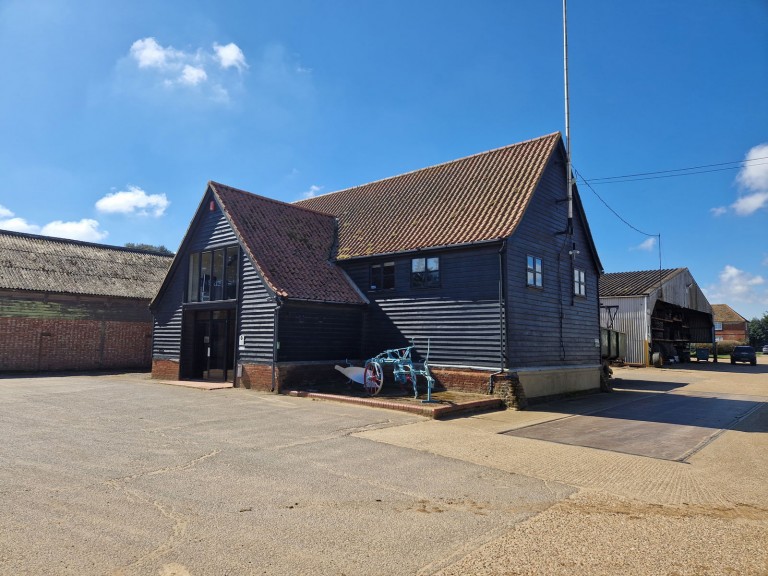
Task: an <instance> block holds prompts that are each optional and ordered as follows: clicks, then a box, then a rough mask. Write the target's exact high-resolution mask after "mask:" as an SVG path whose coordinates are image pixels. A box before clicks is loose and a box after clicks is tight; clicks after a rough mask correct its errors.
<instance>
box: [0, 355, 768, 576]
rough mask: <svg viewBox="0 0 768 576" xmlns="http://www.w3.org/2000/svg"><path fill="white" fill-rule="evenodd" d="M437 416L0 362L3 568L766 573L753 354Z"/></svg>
mask: <svg viewBox="0 0 768 576" xmlns="http://www.w3.org/2000/svg"><path fill="white" fill-rule="evenodd" d="M759 362H760V364H759V365H758V366H756V367H750V366H747V365H737V366H731V365H730V364H727V363H719V364H717V365H715V364H713V363H701V364H696V363H692V364H685V365H677V366H674V367H671V368H669V369H666V368H665V369H653V368H647V369H646V368H643V369H632V368H621V369H616V371H615V376H616V379H615V380H614V385H615V387H616V391H615V392H614V393H612V394H595V395H590V396H584V397H579V398H575V399H572V400H567V401H559V402H553V403H550V404H545V405H539V406H535V407H534V408H533V409H531V410H528V411H524V412H513V411H503V412H500V411H496V412H488V413H482V414H473V415H471V416H461V417H455V418H452V419H449V420H444V421H435V420H429V419H426V418H423V417H420V416H414V415H407V414H402V413H398V412H394V411H388V410H382V409H375V408H368V407H360V406H353V405H347V404H337V403H334V402H328V401H317V400H311V399H309V398H293V397H286V396H274V395H269V394H260V393H256V392H252V391H248V390H242V389H224V390H207V391H205V390H195V389H190V388H181V387H176V386H166V385H162V384H159V383H157V382H155V381H152V380H150V379H149V378H148V377H147V376H146V375H144V374H115V375H70V376H66V375H43V376H35V377H4V378H0V433H2V438H3V450H2V451H0V575H20V574H56V575H58V574H62V575H69V574H72V575H74V574H77V575H90V574H93V575H96V574H114V575H125V576H129V575H146V574H159V575H162V576H171V575H209V574H210V575H224V574H230V575H241V574H278V575H281V574H286V575H288V574H332V575H341V574H344V575H347V576H350V575H357V574H361V575H362V574H365V575H369V574H382V575H385V574H392V575H395V574H443V575H466V574H508V575H521V574H531V575H532V574H555V575H559V574H563V575H565V574H568V575H573V574H606V575H607V574H649V575H650V574H667V575H680V576H682V575H699V574H707V575H717V574H723V575H725V574H754V575H759V574H761V575H765V574H768V546H766V542H768V481H767V480H766V479H767V478H768V408H766V402H768V359H766V358H764V357H761V358H760V359H759Z"/></svg>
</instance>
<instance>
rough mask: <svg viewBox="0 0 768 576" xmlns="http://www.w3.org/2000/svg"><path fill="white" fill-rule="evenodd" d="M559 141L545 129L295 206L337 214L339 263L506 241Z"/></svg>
mask: <svg viewBox="0 0 768 576" xmlns="http://www.w3.org/2000/svg"><path fill="white" fill-rule="evenodd" d="M559 142H560V134H559V133H554V134H549V135H547V136H543V137H541V138H537V139H535V140H528V141H526V142H521V143H519V144H513V145H511V146H506V147H504V148H499V149H497V150H491V151H489V152H484V153H481V154H476V155H474V156H469V157H467V158H462V159H459V160H454V161H452V162H447V163H445V164H439V165H437V166H432V167H429V168H423V169H421V170H417V171H415V172H409V173H407V174H402V175H400V176H394V177H391V178H387V179H385V180H380V181H378V182H372V183H370V184H364V185H362V186H357V187H354V188H348V189H346V190H341V191H339V192H333V193H330V194H324V195H322V196H316V197H314V198H309V199H307V200H301V201H299V202H296V203H295V205H297V206H302V207H305V208H311V209H313V210H317V211H319V212H324V213H327V214H333V215H334V216H336V217H337V218H338V221H339V229H338V248H337V251H336V258H337V259H339V260H343V259H348V258H355V257H359V256H369V255H374V254H391V253H396V252H404V251H409V250H418V249H423V248H431V247H438V246H455V245H461V244H467V243H474V242H481V241H486V240H495V239H499V238H506V237H509V236H510V235H511V234H512V232H514V230H515V228H516V227H517V225H518V223H519V222H520V220H521V218H522V215H523V213H524V212H525V209H526V207H527V206H528V202H529V201H530V198H531V195H532V194H533V191H534V190H535V189H536V186H537V185H538V183H539V180H540V178H541V176H542V174H543V172H544V169H545V168H546V165H547V162H548V161H549V159H550V157H551V156H552V153H553V151H554V150H555V149H556V147H557V145H558V144H559Z"/></svg>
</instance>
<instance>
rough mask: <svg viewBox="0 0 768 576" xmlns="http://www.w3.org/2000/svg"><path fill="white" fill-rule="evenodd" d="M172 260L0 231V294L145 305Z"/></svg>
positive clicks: (112, 247)
mask: <svg viewBox="0 0 768 576" xmlns="http://www.w3.org/2000/svg"><path fill="white" fill-rule="evenodd" d="M172 260H173V258H172V256H167V255H163V254H158V253H155V252H147V251H144V250H134V249H129V248H120V247H118V246H106V245H104V244H92V243H90V242H79V241H76V240H65V239H62V238H51V237H48V236H37V235H34V234H22V233H19V232H8V231H5V230H0V288H2V289H9V290H33V291H36V292H51V293H61V294H83V295H85V294H88V295H94V296H117V297H121V298H141V299H147V300H149V299H151V298H152V297H153V296H154V295H155V293H156V292H157V290H158V289H159V288H160V285H161V284H162V282H163V279H164V278H165V275H166V273H167V272H168V268H169V267H170V265H171V262H172Z"/></svg>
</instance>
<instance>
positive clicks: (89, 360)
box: [0, 317, 152, 372]
mask: <svg viewBox="0 0 768 576" xmlns="http://www.w3.org/2000/svg"><path fill="white" fill-rule="evenodd" d="M0 334H4V335H6V336H5V337H4V338H0V371H25V372H36V371H48V370H112V369H126V368H128V369H145V370H147V369H149V367H150V365H151V352H152V325H151V324H150V323H149V322H120V321H114V320H73V319H61V318H50V319H43V318H24V317H9V318H8V317H6V318H0Z"/></svg>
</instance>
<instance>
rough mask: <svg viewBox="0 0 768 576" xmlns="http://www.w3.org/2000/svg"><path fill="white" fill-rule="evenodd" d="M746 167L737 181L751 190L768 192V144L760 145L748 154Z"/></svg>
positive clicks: (737, 177)
mask: <svg viewBox="0 0 768 576" xmlns="http://www.w3.org/2000/svg"><path fill="white" fill-rule="evenodd" d="M744 161H745V163H746V164H745V166H744V167H743V168H742V169H741V170H740V171H739V174H738V176H736V180H737V181H738V182H739V184H741V185H742V186H744V188H747V189H749V190H755V191H763V192H768V143H765V144H758V145H757V146H755V147H754V148H752V149H751V150H750V151H749V152H747V157H746V158H745V159H744Z"/></svg>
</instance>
